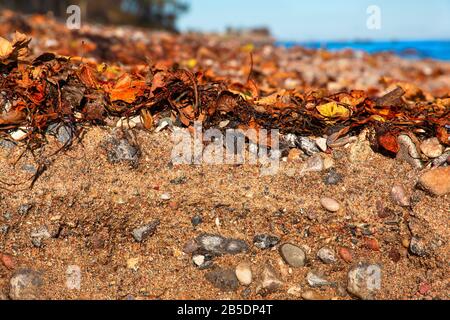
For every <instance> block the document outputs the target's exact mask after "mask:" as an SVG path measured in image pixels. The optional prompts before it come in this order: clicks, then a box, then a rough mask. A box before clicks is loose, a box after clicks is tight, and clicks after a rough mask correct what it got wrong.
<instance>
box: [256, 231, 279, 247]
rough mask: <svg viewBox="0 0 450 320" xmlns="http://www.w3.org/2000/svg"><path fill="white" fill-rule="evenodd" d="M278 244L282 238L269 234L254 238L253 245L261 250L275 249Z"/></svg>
mask: <svg viewBox="0 0 450 320" xmlns="http://www.w3.org/2000/svg"><path fill="white" fill-rule="evenodd" d="M278 242H280V238H278V237H276V236H272V235H269V234H258V235H256V236H255V237H254V238H253V244H254V245H255V246H256V247H257V248H259V249H261V250H266V249H270V248H273V247H275V246H276V245H277V244H278Z"/></svg>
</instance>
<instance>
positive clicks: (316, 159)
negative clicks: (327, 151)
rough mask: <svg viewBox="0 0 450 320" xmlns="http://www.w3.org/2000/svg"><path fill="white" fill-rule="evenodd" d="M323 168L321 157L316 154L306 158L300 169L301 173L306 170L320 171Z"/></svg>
mask: <svg viewBox="0 0 450 320" xmlns="http://www.w3.org/2000/svg"><path fill="white" fill-rule="evenodd" d="M323 169H324V163H323V158H322V157H321V156H320V155H318V154H316V155H314V156H312V157H311V158H309V159H308V160H306V162H305V163H304V165H303V167H302V169H301V174H304V173H307V172H321V171H323Z"/></svg>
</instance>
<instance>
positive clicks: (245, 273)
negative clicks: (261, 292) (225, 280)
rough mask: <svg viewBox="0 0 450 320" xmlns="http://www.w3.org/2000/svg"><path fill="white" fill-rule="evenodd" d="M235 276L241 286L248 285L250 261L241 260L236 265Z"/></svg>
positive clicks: (249, 282) (249, 280)
mask: <svg viewBox="0 0 450 320" xmlns="http://www.w3.org/2000/svg"><path fill="white" fill-rule="evenodd" d="M235 273H236V278H237V279H238V280H239V282H240V283H241V284H242V285H243V286H249V285H250V284H251V283H252V278H253V275H252V268H251V265H250V263H248V262H241V263H239V264H238V265H237V267H236V271H235Z"/></svg>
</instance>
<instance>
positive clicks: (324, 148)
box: [316, 138, 328, 152]
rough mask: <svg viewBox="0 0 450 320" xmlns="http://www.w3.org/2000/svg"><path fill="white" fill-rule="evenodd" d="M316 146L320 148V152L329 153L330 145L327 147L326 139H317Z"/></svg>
mask: <svg viewBox="0 0 450 320" xmlns="http://www.w3.org/2000/svg"><path fill="white" fill-rule="evenodd" d="M316 145H317V146H318V147H319V149H320V150H322V151H323V152H325V151H327V149H328V145H327V139H325V138H317V139H316Z"/></svg>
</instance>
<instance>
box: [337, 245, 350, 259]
mask: <svg viewBox="0 0 450 320" xmlns="http://www.w3.org/2000/svg"><path fill="white" fill-rule="evenodd" d="M338 253H339V256H340V257H341V259H342V260H344V261H345V262H347V263H351V262H352V261H353V255H352V253H351V252H350V250H349V249H347V248H344V247H340V248H339V249H338Z"/></svg>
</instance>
